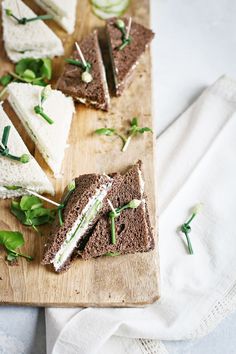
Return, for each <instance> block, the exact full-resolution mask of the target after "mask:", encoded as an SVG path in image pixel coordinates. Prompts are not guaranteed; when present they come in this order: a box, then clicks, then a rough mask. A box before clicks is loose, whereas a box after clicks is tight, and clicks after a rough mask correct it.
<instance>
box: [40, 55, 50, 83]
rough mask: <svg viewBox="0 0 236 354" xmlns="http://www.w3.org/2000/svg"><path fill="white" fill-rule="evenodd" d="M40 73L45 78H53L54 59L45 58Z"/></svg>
mask: <svg viewBox="0 0 236 354" xmlns="http://www.w3.org/2000/svg"><path fill="white" fill-rule="evenodd" d="M41 60H42V66H41V69H40V74H41V76H42V77H43V78H46V79H48V80H51V78H52V61H51V59H49V58H43V59H41Z"/></svg>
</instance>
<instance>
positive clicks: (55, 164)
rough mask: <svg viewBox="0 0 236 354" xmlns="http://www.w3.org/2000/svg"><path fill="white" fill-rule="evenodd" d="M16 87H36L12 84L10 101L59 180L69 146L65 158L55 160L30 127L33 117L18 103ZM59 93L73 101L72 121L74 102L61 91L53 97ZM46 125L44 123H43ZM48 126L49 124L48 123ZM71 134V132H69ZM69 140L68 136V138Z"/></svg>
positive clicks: (10, 86) (9, 87)
mask: <svg viewBox="0 0 236 354" xmlns="http://www.w3.org/2000/svg"><path fill="white" fill-rule="evenodd" d="M16 85H18V86H19V85H23V86H29V87H32V88H35V86H34V85H31V84H26V83H10V84H9V85H8V93H9V95H8V101H9V103H10V104H11V106H12V108H13V109H14V111H15V113H16V114H17V116H18V118H19V119H20V121H21V122H22V124H23V126H24V128H25V130H26V132H27V133H28V135H29V136H30V137H31V139H32V141H33V142H34V143H35V145H36V146H37V147H38V149H39V151H40V153H41V154H42V156H43V158H44V159H45V161H46V162H47V164H48V166H49V167H50V169H51V170H52V171H53V173H54V176H55V177H56V178H57V177H58V178H59V177H61V174H60V173H61V165H62V162H63V157H64V153H65V149H66V147H67V144H66V145H65V146H64V152H63V156H61V155H58V154H57V156H60V161H59V158H58V159H53V156H52V155H51V154H50V153H49V152H48V151H47V150H46V148H45V146H44V142H43V141H42V139H41V138H40V139H39V137H38V136H36V133H35V132H34V131H33V129H32V127H31V126H30V120H31V117H28V115H27V113H26V112H25V111H24V109H23V108H22V107H23V106H22V104H21V103H19V102H18V97H17V94H16V93H15V92H14V87H15V86H16ZM40 89H43V88H42V87H40ZM55 92H57V93H58V94H60V95H63V96H62V97H63V98H65V99H66V100H67V101H68V100H70V101H71V112H70V115H71V120H72V117H73V114H74V112H75V108H74V104H73V100H72V99H71V98H70V97H66V96H65V95H64V94H63V93H62V92H61V91H59V90H52V91H51V95H52V94H53V93H55ZM32 114H34V115H35V119H42V118H41V117H40V116H38V115H37V114H36V113H34V112H33V111H32ZM43 123H44V122H43ZM46 124H48V123H46ZM50 127H51V128H52V132H53V124H52V125H51V126H50ZM68 133H69V132H68ZM67 139H68V136H67Z"/></svg>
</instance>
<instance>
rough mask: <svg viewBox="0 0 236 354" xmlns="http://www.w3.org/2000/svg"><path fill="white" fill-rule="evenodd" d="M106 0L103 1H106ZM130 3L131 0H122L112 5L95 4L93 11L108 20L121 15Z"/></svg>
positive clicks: (97, 0)
mask: <svg viewBox="0 0 236 354" xmlns="http://www.w3.org/2000/svg"><path fill="white" fill-rule="evenodd" d="M94 1H95V0H94ZM104 2H105V0H103V1H101V3H104ZM96 3H100V0H96ZM129 4H130V0H120V1H119V3H117V4H113V5H112V6H105V7H102V6H98V5H96V6H95V5H93V6H92V10H93V13H94V14H95V15H96V16H98V17H99V18H101V19H102V20H107V19H108V18H111V17H119V16H122V15H123V14H124V12H125V11H126V10H127V8H128V6H129Z"/></svg>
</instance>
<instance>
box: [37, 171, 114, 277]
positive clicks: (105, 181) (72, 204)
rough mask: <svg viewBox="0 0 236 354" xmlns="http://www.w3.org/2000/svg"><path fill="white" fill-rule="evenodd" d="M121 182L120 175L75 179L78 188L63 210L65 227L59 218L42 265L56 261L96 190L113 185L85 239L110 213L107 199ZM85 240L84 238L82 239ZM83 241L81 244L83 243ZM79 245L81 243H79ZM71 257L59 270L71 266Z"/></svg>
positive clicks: (50, 236) (55, 223)
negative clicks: (104, 215)
mask: <svg viewBox="0 0 236 354" xmlns="http://www.w3.org/2000/svg"><path fill="white" fill-rule="evenodd" d="M120 182H121V177H120V175H119V174H115V175H113V177H109V176H107V175H105V174H103V175H99V174H86V175H81V176H79V177H78V178H76V179H75V184H76V188H75V190H74V192H73V193H72V195H71V197H70V199H69V200H68V202H67V204H66V207H65V208H64V209H63V221H64V223H63V225H62V226H60V224H59V220H58V218H56V219H55V222H54V224H53V226H52V230H51V232H50V235H49V237H48V240H47V242H46V244H45V251H44V256H43V259H42V264H50V263H51V262H52V260H53V259H54V257H55V255H56V254H57V252H58V251H59V249H60V247H61V245H62V244H63V242H64V241H65V239H66V235H67V233H68V232H69V231H70V230H71V228H72V226H73V224H74V222H75V221H76V220H77V218H78V217H79V216H80V215H81V213H82V211H83V209H84V208H85V206H86V205H87V203H88V201H89V199H90V198H91V197H92V196H93V195H94V194H95V193H96V190H97V189H98V188H99V187H101V185H109V184H110V183H112V185H111V188H110V190H109V191H108V193H107V195H106V197H105V198H104V200H103V205H102V208H101V209H100V210H99V212H98V213H97V215H96V216H95V218H94V219H93V221H92V222H91V223H90V225H89V227H88V228H87V230H86V232H85V233H84V235H83V237H85V236H86V234H87V233H88V232H89V231H90V230H91V229H92V227H93V226H94V225H95V223H96V222H97V220H98V219H99V218H100V217H101V216H102V215H103V214H106V213H107V212H108V210H109V209H110V208H109V204H108V203H107V198H109V196H110V195H111V194H112V193H113V192H112V190H113V189H114V191H116V190H117V188H118V186H119V184H120ZM82 239H83V238H82ZM82 239H81V240H80V241H79V242H82ZM78 245H79V243H78ZM71 256H72V254H71V255H70V257H68V259H67V260H66V262H65V264H63V265H62V267H61V268H60V269H59V270H57V271H61V270H65V269H67V268H68V267H69V266H70V261H71Z"/></svg>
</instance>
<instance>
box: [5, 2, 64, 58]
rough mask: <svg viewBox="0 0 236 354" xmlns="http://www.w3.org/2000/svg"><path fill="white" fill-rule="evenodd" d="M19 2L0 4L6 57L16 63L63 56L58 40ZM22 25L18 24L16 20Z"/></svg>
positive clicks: (60, 43)
mask: <svg viewBox="0 0 236 354" xmlns="http://www.w3.org/2000/svg"><path fill="white" fill-rule="evenodd" d="M35 17H37V15H36V14H35V13H34V12H33V11H32V10H31V9H30V8H29V7H28V6H26V5H25V4H24V3H23V2H22V1H21V0H4V1H3V2H2V23H3V40H4V43H5V49H6V52H7V55H8V57H9V58H10V59H11V60H12V61H13V62H17V61H19V60H20V59H22V58H28V57H30V58H35V59H37V58H44V57H49V58H52V57H54V56H60V55H63V53H64V49H63V45H62V42H61V40H60V39H59V38H58V37H57V36H56V35H55V33H54V32H53V31H52V30H51V29H50V28H49V27H48V26H47V25H46V24H45V23H44V22H43V21H42V20H36V21H35V20H33V21H32V20H31V21H29V22H26V23H24V19H33V18H35ZM16 18H17V19H18V20H20V21H22V22H23V23H19V22H18V20H17V19H16Z"/></svg>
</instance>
